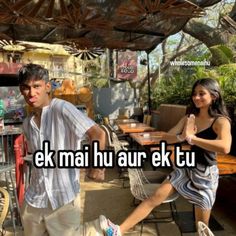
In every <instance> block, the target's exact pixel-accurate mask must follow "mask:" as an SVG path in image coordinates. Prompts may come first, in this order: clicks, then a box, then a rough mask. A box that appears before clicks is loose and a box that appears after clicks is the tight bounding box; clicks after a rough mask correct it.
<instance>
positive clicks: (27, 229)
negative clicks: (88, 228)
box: [22, 195, 80, 236]
mask: <svg viewBox="0 0 236 236" xmlns="http://www.w3.org/2000/svg"><path fill="white" fill-rule="evenodd" d="M22 221H23V227H24V235H25V236H46V235H50V236H79V235H80V196H79V195H78V196H77V197H76V198H75V200H74V201H72V202H70V203H68V204H66V205H64V206H62V207H60V208H58V209H56V210H52V208H51V207H48V208H35V207H32V206H30V205H28V204H26V203H24V205H23V207H22Z"/></svg>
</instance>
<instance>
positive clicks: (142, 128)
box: [118, 123, 155, 134]
mask: <svg viewBox="0 0 236 236" xmlns="http://www.w3.org/2000/svg"><path fill="white" fill-rule="evenodd" d="M118 127H119V129H120V130H121V131H122V132H123V133H125V134H127V133H140V132H146V131H154V130H155V128H153V127H151V126H149V125H146V124H143V123H131V124H118Z"/></svg>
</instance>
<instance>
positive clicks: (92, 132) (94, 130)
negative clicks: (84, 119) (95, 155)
mask: <svg viewBox="0 0 236 236" xmlns="http://www.w3.org/2000/svg"><path fill="white" fill-rule="evenodd" d="M86 134H87V136H88V138H89V142H90V145H91V144H92V142H93V141H98V142H99V149H100V150H104V149H105V145H106V134H105V132H104V131H103V129H101V128H100V127H99V126H98V125H96V124H95V125H93V126H92V127H91V128H90V129H89V130H88V131H87V132H86Z"/></svg>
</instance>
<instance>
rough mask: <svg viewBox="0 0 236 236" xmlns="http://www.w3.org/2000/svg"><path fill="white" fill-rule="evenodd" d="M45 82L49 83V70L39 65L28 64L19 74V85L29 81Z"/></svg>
mask: <svg viewBox="0 0 236 236" xmlns="http://www.w3.org/2000/svg"><path fill="white" fill-rule="evenodd" d="M29 79H30V80H31V79H32V80H44V81H45V82H49V75H48V70H47V69H45V68H44V67H42V66H40V65H37V64H32V63H30V64H27V65H24V66H22V67H21V68H20V70H19V73H18V82H19V85H21V84H23V83H24V82H26V81H27V80H29Z"/></svg>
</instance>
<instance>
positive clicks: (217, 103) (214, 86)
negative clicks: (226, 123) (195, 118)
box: [189, 78, 229, 118]
mask: <svg viewBox="0 0 236 236" xmlns="http://www.w3.org/2000/svg"><path fill="white" fill-rule="evenodd" d="M198 85H201V86H202V87H204V88H205V89H207V90H208V91H209V93H210V94H211V95H212V96H214V97H215V99H214V100H213V101H212V104H211V105H210V106H209V109H208V114H209V115H210V116H211V117H218V116H225V117H227V118H229V114H228V112H227V110H226V107H225V104H224V101H223V99H222V95H221V89H220V86H219V84H218V82H217V81H216V80H214V79H211V78H203V79H200V80H197V81H196V82H195V83H194V85H193V88H192V93H191V99H190V100H191V102H190V108H189V111H190V113H193V114H195V115H196V114H199V112H200V109H199V108H197V107H196V106H195V104H194V102H193V99H192V97H193V94H194V92H195V88H196V87H197V86H198Z"/></svg>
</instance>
